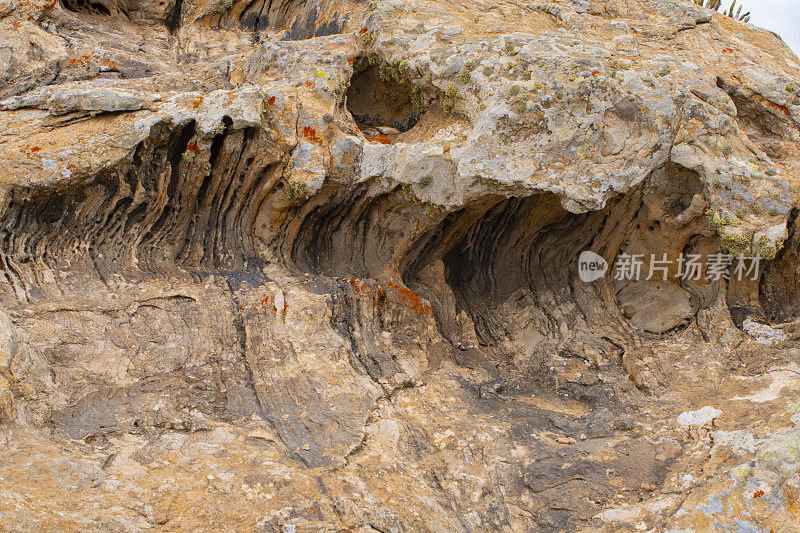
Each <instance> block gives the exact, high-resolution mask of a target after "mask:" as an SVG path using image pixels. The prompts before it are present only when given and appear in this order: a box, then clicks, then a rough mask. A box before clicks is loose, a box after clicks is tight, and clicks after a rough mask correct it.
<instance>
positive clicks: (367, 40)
mask: <svg viewBox="0 0 800 533" xmlns="http://www.w3.org/2000/svg"><path fill="white" fill-rule="evenodd" d="M372 39H373V36H372V32H371V31H367V32H364V33H363V34H361V44H363V45H364V46H369V45H370V44H372Z"/></svg>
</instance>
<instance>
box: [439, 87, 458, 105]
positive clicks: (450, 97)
mask: <svg viewBox="0 0 800 533" xmlns="http://www.w3.org/2000/svg"><path fill="white" fill-rule="evenodd" d="M459 98H460V96H459V94H458V87H456V84H455V83H453V82H452V81H451V82H450V83H448V84H447V88H446V89H445V90H444V91H443V92H442V94H441V95H440V96H439V100H440V101H441V104H442V109H444V110H445V112H447V113H450V112H452V111H453V108H454V107H455V106H456V102H457V101H458V99H459Z"/></svg>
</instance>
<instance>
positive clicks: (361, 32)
mask: <svg viewBox="0 0 800 533" xmlns="http://www.w3.org/2000/svg"><path fill="white" fill-rule="evenodd" d="M365 33H367V28H361V29H360V30H359V31H358V34H359V35H364V34H365Z"/></svg>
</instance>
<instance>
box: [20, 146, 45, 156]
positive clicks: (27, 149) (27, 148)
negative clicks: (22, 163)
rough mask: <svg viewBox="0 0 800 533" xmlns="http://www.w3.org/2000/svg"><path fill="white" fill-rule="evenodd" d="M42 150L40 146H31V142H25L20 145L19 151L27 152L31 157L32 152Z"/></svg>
mask: <svg viewBox="0 0 800 533" xmlns="http://www.w3.org/2000/svg"><path fill="white" fill-rule="evenodd" d="M39 150H41V148H40V147H38V146H31V145H30V144H24V145H22V146H20V148H19V151H20V152H22V153H23V154H25V155H26V156H28V157H30V156H31V155H32V154H35V153H36V152H38V151H39Z"/></svg>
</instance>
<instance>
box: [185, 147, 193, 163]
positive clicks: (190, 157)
mask: <svg viewBox="0 0 800 533" xmlns="http://www.w3.org/2000/svg"><path fill="white" fill-rule="evenodd" d="M194 158H195V155H194V152H193V151H191V150H186V151H185V152H183V160H184V161H186V162H187V163H189V164H190V165H191V164H192V163H194Z"/></svg>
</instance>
